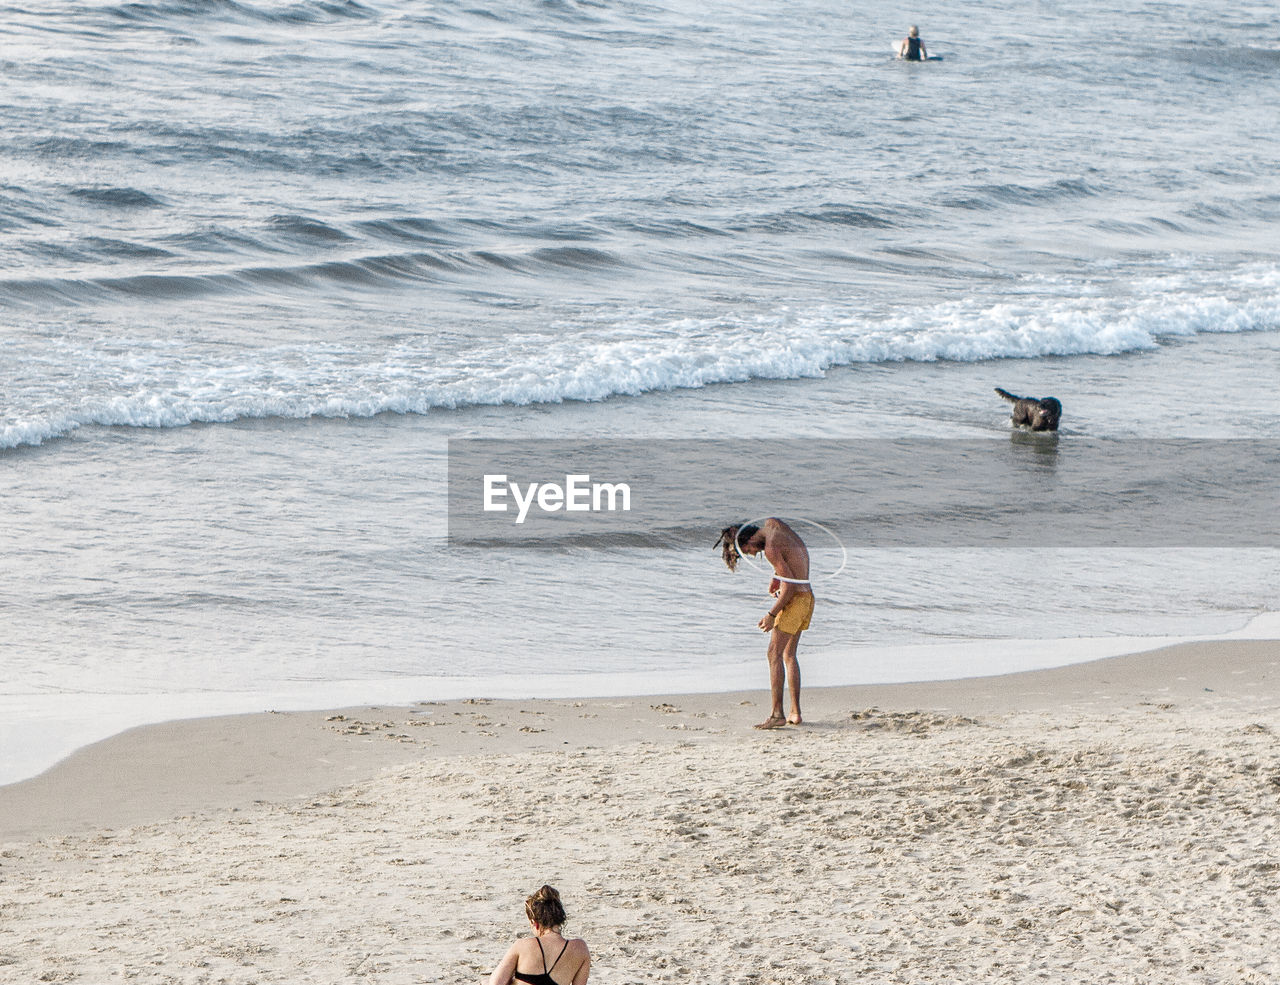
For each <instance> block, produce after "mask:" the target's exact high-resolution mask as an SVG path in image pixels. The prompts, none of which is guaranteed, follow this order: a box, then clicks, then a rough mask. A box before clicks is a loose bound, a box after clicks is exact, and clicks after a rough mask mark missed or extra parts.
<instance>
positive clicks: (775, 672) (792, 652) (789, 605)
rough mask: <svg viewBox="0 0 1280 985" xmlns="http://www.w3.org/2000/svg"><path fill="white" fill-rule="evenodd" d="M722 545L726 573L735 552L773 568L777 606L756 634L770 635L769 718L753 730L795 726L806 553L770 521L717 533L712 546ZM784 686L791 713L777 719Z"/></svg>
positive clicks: (805, 621)
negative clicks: (762, 560) (788, 693)
mask: <svg viewBox="0 0 1280 985" xmlns="http://www.w3.org/2000/svg"><path fill="white" fill-rule="evenodd" d="M722 545H723V551H722V553H723V557H724V563H725V564H726V565H728V568H729V570H730V571H734V570H736V569H737V567H738V557H739V553H738V552H739V549H741V552H742V554H746V555H749V556H751V557H755V556H756V555H757V554H759V553H760V552H761V551H764V556H765V558H766V560H768V562H769V563H770V564H771V565H773V575H774V577H773V581H772V582H771V583H770V584H769V594H770V595H772V596H774V597H775V599H776V601H775V602H774V603H773V605H771V606H770V607H769V611H768V612H767V613H765V615H764V617H763V618H762V619H761V620H760V622H759V626H760V629H761V630H763V631H764V632H766V633H768V634H769V691H770V696H771V697H772V699H773V707H772V708H771V709H770V712H769V717H768V718H766V719H765V720H764V721H763V722H761V723H760V724H759V725H757V726H756V728H763V729H771V728H782V727H783V726H784V725H799V724H800V723H801V722H802V721H804V719H803V718H801V717H800V663H799V661H798V660H796V648H797V647H798V646H799V645H800V634H801V633H802V632H804V631H805V630H806V629H808V628H809V619H810V617H811V616H812V615H813V590H812V589H811V588H810V586H809V551H808V550H807V549H806V548H805V546H804V541H802V540H801V539H800V536H799V535H798V534H797V533H796V532H795V531H794V530H792V529H791V528H790V527H788V526H787V525H786V524H785V523H783V522H782V521H781V520H778V519H775V518H772V517H771V518H769V519H768V520H766V521H765V522H764V526H763V527H755V526H751V525H747V526H731V527H725V528H724V529H723V530H721V531H720V539H719V540H718V541H716V546H717V547H721V546H722ZM784 683H790V685H791V687H790V691H791V714H790V715H787V716H785V717H784V716H783V714H782V691H783V685H784Z"/></svg>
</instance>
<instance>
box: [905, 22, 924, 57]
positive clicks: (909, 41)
mask: <svg viewBox="0 0 1280 985" xmlns="http://www.w3.org/2000/svg"><path fill="white" fill-rule="evenodd" d="M898 57H899V58H903V59H905V60H906V61H909V62H922V61H924V60H925V59H926V58H928V57H929V53H928V52H927V51H925V50H924V39H923V38H922V37H920V28H918V27H916V26H915V25H914V24H912V25H911V30H910V31H908V32H907V36H906V37H905V38H903V39H902V44H900V45H898Z"/></svg>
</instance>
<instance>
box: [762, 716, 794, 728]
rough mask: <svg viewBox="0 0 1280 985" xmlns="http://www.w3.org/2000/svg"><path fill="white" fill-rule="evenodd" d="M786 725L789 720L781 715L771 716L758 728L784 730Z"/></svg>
mask: <svg viewBox="0 0 1280 985" xmlns="http://www.w3.org/2000/svg"><path fill="white" fill-rule="evenodd" d="M786 724H787V720H786V719H785V718H783V717H782V716H781V715H770V716H769V717H768V718H766V719H765V720H764V721H763V722H761V723H760V724H759V725H757V726H756V728H782V727H784V726H785V725H786Z"/></svg>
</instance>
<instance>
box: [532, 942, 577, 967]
mask: <svg viewBox="0 0 1280 985" xmlns="http://www.w3.org/2000/svg"><path fill="white" fill-rule="evenodd" d="M538 947H542V944H541V943H539V944H538ZM567 950H569V942H568V941H565V942H564V947H562V948H560V953H559V954H557V955H556V959H555V960H554V961H552V962H551V967H550V968H547V956H546V955H545V954H544V955H543V956H542V967H544V968H547V974H548V975H549V974H551V972H552V970H553V969H554V968H555V966H556V965H558V964H559V963H560V959H561V958H563V957H564V952H565V951H567Z"/></svg>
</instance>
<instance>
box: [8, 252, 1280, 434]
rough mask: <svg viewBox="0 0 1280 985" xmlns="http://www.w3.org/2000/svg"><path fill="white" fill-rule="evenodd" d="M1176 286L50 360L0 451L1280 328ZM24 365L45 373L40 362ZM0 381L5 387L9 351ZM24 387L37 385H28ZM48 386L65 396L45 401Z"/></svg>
mask: <svg viewBox="0 0 1280 985" xmlns="http://www.w3.org/2000/svg"><path fill="white" fill-rule="evenodd" d="M1201 279H1203V278H1198V277H1196V276H1194V275H1189V274H1185V273H1180V274H1177V275H1174V276H1165V277H1161V278H1155V279H1152V280H1150V281H1148V282H1146V283H1143V284H1139V285H1137V286H1136V287H1135V288H1134V289H1133V291H1132V292H1131V293H1127V294H1126V295H1125V296H1123V297H1098V296H1093V295H1089V294H1084V295H1083V296H1081V295H1079V294H1077V296H1070V295H1068V296H1062V295H1061V293H1059V289H1058V288H1057V287H1055V286H1054V285H1051V284H1042V285H1039V292H1038V293H1031V292H1030V291H1029V292H1028V295H1027V296H1026V297H1025V298H1024V299H1019V300H1012V301H1010V300H1004V301H1000V302H997V303H987V302H984V301H982V300H978V299H965V300H961V301H955V302H950V303H944V304H940V305H936V306H933V307H925V308H913V309H910V310H907V311H904V312H902V313H900V314H893V315H889V316H885V315H883V314H880V315H875V314H871V313H867V312H861V311H857V310H852V309H851V308H849V307H840V306H835V305H825V306H820V307H815V308H810V309H808V310H801V311H794V310H782V311H779V312H777V313H775V314H773V315H771V316H767V317H764V316H755V317H752V318H749V319H745V318H744V319H738V320H736V321H735V320H732V319H729V318H725V317H720V318H716V319H714V320H712V319H695V318H683V319H674V320H673V319H670V318H667V319H665V320H664V319H663V318H661V317H659V316H657V315H655V314H653V313H644V312H638V313H632V314H631V315H630V316H616V317H615V318H614V320H613V321H611V322H606V323H603V324H602V323H600V322H595V323H588V324H576V325H560V326H555V328H554V330H553V331H549V332H546V333H536V334H535V333H518V334H511V335H507V336H505V337H503V338H501V339H498V340H489V341H467V340H462V341H459V340H457V339H454V340H451V341H450V342H448V343H447V344H445V343H441V342H438V341H436V340H434V339H433V338H430V337H427V336H423V337H420V338H418V339H414V340H411V341H401V342H399V343H398V344H396V345H394V346H393V347H392V348H390V349H382V350H378V349H375V348H373V347H372V346H370V347H369V348H366V349H361V348H359V347H357V346H354V345H353V346H350V347H344V346H335V345H332V344H318V343H317V344H311V345H306V344H298V345H283V346H275V347H270V348H264V349H259V350H257V351H256V352H253V353H246V352H244V351H243V350H237V351H236V352H234V353H232V354H227V353H226V351H225V347H222V346H217V345H202V344H200V343H199V342H186V341H181V342H179V341H173V340H136V341H134V342H127V341H122V340H119V339H115V340H112V341H111V342H110V343H109V344H100V345H99V344H88V345H82V346H80V347H76V346H74V345H71V344H64V345H63V346H62V348H61V351H60V352H59V354H58V358H59V359H61V360H62V361H63V362H62V364H61V365H60V366H59V367H58V368H59V370H60V371H59V372H58V373H56V374H54V373H48V372H46V373H45V374H44V376H43V387H44V389H40V390H34V391H32V392H30V394H29V403H27V404H26V406H23V405H22V400H23V397H24V393H23V388H22V387H21V386H19V385H17V384H16V383H15V385H14V386H13V387H11V388H10V400H11V401H12V400H13V399H14V397H15V396H16V397H17V399H18V404H17V405H12V404H11V406H10V407H9V409H8V417H9V419H8V420H7V421H6V422H5V423H4V424H3V426H0V447H14V446H17V445H23V444H27V445H33V444H40V443H41V442H43V441H46V440H49V439H51V438H54V437H57V436H59V435H64V434H67V433H69V432H71V431H73V430H75V429H76V428H79V427H84V426H89V425H106V426H127V427H151V428H172V427H182V426H184V425H187V424H191V423H195V422H206V423H219V422H223V423H225V422H230V421H234V420H238V419H243V418H270V417H280V418H307V417H369V416H373V415H376V414H380V413H401V414H426V413H430V412H432V411H438V410H442V409H445V410H448V409H456V408H459V407H465V406H472V405H500V404H511V405H524V404H533V403H558V402H562V401H566V400H582V401H594V400H603V399H606V398H608V397H612V396H617V395H638V394H642V393H646V392H650V391H660V390H672V389H677V388H691V387H702V386H707V385H709V384H713V383H725V382H738V381H745V380H750V379H796V378H802V377H815V376H820V375H822V374H823V373H824V372H825V371H826V370H828V369H830V368H832V367H835V366H841V365H850V364H855V363H880V362H902V361H926V362H927V361H935V360H952V361H960V362H976V361H980V360H988V359H1010V358H1012V359H1034V358H1040V357H1045V356H1073V355H1084V354H1092V355H1115V354H1119V353H1127V352H1136V351H1142V350H1148V349H1153V348H1155V347H1156V346H1158V345H1159V344H1160V342H1161V340H1162V339H1167V338H1172V337H1181V336H1191V335H1195V334H1199V333H1210V332H1251V331H1274V330H1276V329H1277V328H1280V271H1278V270H1276V269H1275V268H1263V267H1258V266H1254V267H1250V268H1248V269H1246V270H1243V271H1240V272H1237V273H1236V274H1234V275H1232V276H1231V277H1228V278H1226V279H1225V280H1224V281H1223V282H1222V283H1221V285H1220V287H1221V290H1219V291H1214V292H1210V291H1207V290H1206V288H1205V286H1204V285H1203V284H1201V283H1200V282H1199V281H1200V280H1201ZM38 358H40V359H42V360H47V359H48V354H47V353H41V354H40V355H39V356H38ZM11 366H13V367H16V368H17V370H18V371H17V372H15V374H14V375H15V380H17V379H19V378H20V372H21V353H18V354H17V358H16V360H15V362H14V363H13V364H11ZM33 375H35V376H36V377H37V378H39V376H40V374H38V373H37V374H33ZM60 387H65V389H59V388H60Z"/></svg>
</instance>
